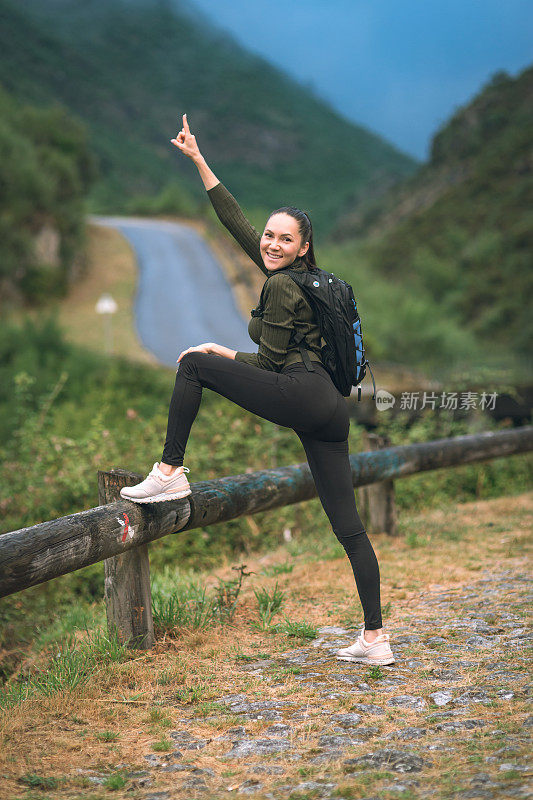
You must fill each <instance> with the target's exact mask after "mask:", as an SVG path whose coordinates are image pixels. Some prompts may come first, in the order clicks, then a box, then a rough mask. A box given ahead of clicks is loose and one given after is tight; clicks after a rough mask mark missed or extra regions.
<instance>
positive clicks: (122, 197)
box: [0, 0, 415, 232]
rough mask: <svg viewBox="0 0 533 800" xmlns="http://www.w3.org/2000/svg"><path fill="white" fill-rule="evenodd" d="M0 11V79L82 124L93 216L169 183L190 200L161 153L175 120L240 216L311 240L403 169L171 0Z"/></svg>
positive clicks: (172, 155)
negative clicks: (301, 226)
mask: <svg viewBox="0 0 533 800" xmlns="http://www.w3.org/2000/svg"><path fill="white" fill-rule="evenodd" d="M0 9H1V13H2V26H1V31H2V32H1V34H0V37H1V38H0V53H1V54H2V55H1V57H0V82H1V83H3V84H4V86H5V87H6V89H7V90H8V91H10V92H12V93H13V94H14V95H15V96H16V97H17V98H19V99H21V100H24V101H26V102H27V101H30V102H32V103H34V104H49V103H51V102H54V101H56V100H58V101H60V102H61V103H63V104H65V105H66V106H67V107H68V108H69V109H70V110H71V111H72V112H74V113H76V114H77V115H78V116H79V117H80V118H82V119H83V120H84V122H85V123H86V124H87V126H88V129H89V134H90V143H91V145H92V147H93V148H94V150H95V152H96V153H97V155H98V156H99V158H100V170H101V175H102V177H101V180H100V181H99V183H98V184H97V186H96V187H95V189H94V191H93V194H92V199H93V207H94V208H95V209H97V210H100V211H106V210H113V211H120V210H121V209H122V208H124V207H126V203H125V201H126V200H127V199H128V198H130V197H131V196H132V195H135V194H147V193H154V192H157V191H160V190H161V189H163V188H164V187H165V186H166V185H167V184H168V182H169V181H172V180H174V181H176V180H177V181H180V180H181V182H182V183H183V184H184V185H185V187H186V188H188V189H189V190H190V191H192V192H193V193H194V195H195V196H196V197H197V198H198V199H202V198H203V190H202V187H201V185H200V186H199V185H198V178H197V176H196V172H195V169H194V166H193V165H192V164H190V163H189V162H188V161H187V160H186V159H184V158H183V157H181V156H180V154H179V153H177V152H176V151H175V150H174V148H172V146H171V145H170V143H169V139H170V138H171V136H172V135H174V134H175V132H176V130H177V128H176V125H177V122H178V118H179V120H180V121H179V127H181V114H182V113H183V112H184V111H186V112H187V114H188V118H189V121H190V124H191V126H192V127H193V130H194V132H195V133H196V134H197V138H198V141H199V144H200V146H201V147H202V150H203V152H204V153H205V155H206V158H207V159H208V160H209V162H210V164H211V165H212V166H213V169H214V170H215V171H217V174H219V177H220V178H221V180H223V181H224V182H225V183H227V184H228V185H229V186H230V187H231V189H232V191H234V193H235V194H236V195H237V196H238V197H239V200H241V201H242V202H243V204H244V205H245V206H246V207H248V208H254V207H264V208H273V207H277V206H278V205H283V204H287V203H290V204H295V205H301V206H303V207H304V208H305V209H306V210H308V211H309V213H310V214H312V215H314V220H315V221H316V229H317V230H318V231H319V232H320V231H323V232H325V231H328V230H330V229H331V227H332V225H333V224H334V223H335V221H336V219H337V218H338V216H339V214H340V213H341V212H342V211H343V210H344V209H345V208H346V207H347V206H349V205H351V204H353V203H355V202H357V201H358V200H359V199H360V198H361V197H366V196H370V195H371V196H379V195H380V194H382V193H383V191H384V190H386V189H387V188H389V187H390V186H391V185H392V184H394V182H396V181H397V180H398V179H399V178H404V177H405V176H407V175H409V174H411V173H412V172H413V170H414V168H415V163H414V162H413V160H412V159H410V158H409V157H407V156H405V155H403V154H401V153H399V152H398V151H397V150H395V149H394V148H393V147H392V146H390V145H389V144H387V143H386V142H385V141H383V140H382V139H381V138H380V137H378V136H375V135H373V134H371V133H369V132H368V131H366V130H364V129H362V128H359V127H357V126H355V125H353V124H351V123H349V122H348V121H346V120H344V119H343V118H341V117H340V116H339V115H338V114H336V113H335V112H334V111H333V110H332V109H331V108H330V107H329V106H328V105H327V104H326V103H324V102H323V101H321V100H319V99H318V98H316V97H314V96H313V95H312V94H311V93H309V92H308V91H307V90H306V89H305V88H304V87H302V86H301V85H299V84H297V83H296V82H294V81H293V80H291V79H289V78H288V77H287V76H286V75H284V74H283V73H282V72H281V71H279V70H278V69H276V68H274V67H272V66H271V65H269V64H268V63H267V62H265V61H264V60H263V59H261V58H259V57H257V56H254V55H250V54H249V53H247V52H246V51H245V50H244V49H243V48H242V47H240V46H239V45H238V44H237V43H236V42H235V41H234V40H232V39H231V38H230V37H229V36H228V35H226V34H223V33H221V32H220V31H218V30H217V29H216V28H214V27H213V28H211V27H209V26H208V25H206V24H205V23H201V22H200V19H199V18H195V17H194V16H193V15H191V14H190V13H187V7H186V6H181V5H180V4H179V3H177V2H176V3H174V5H172V6H171V5H169V4H168V3H166V2H163V0H144V2H137V3H131V2H129V3H125V2H122V1H121V0H86V2H84V3H79V2H77V0H48V2H47V3H46V4H43V3H41V2H40V0H19V1H18V2H17V3H15V2H14V0H0Z"/></svg>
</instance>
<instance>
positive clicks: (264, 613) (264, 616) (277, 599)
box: [254, 581, 286, 630]
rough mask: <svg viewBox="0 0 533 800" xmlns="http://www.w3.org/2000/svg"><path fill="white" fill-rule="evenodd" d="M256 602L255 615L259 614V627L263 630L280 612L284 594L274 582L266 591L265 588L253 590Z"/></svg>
mask: <svg viewBox="0 0 533 800" xmlns="http://www.w3.org/2000/svg"><path fill="white" fill-rule="evenodd" d="M254 594H255V597H256V600H257V613H258V614H259V619H260V625H261V628H262V629H263V630H264V629H266V628H268V627H269V626H270V624H271V622H272V620H273V618H274V616H275V615H276V614H277V613H278V612H279V611H280V610H281V607H282V605H283V603H284V601H285V596H286V593H285V592H283V591H282V590H281V589H280V588H279V586H278V583H277V581H276V585H275V586H274V588H273V589H272V590H271V592H269V591H268V589H267V588H265V587H263V588H261V589H254Z"/></svg>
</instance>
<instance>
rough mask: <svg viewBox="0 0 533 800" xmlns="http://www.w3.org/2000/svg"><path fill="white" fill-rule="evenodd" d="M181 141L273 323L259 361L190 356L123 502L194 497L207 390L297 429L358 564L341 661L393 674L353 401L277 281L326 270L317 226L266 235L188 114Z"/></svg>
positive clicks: (262, 330)
mask: <svg viewBox="0 0 533 800" xmlns="http://www.w3.org/2000/svg"><path fill="white" fill-rule="evenodd" d="M171 141H172V144H174V145H175V147H177V148H178V149H179V150H181V152H182V153H184V155H186V156H188V157H189V158H190V159H192V161H193V162H194V164H195V165H196V167H197V168H198V172H199V173H200V177H201V179H202V181H203V183H204V186H205V188H206V190H207V192H208V195H209V198H210V200H211V202H212V204H213V207H214V209H215V211H216V213H217V215H218V217H219V219H220V221H221V222H222V223H223V224H224V225H225V226H226V228H227V229H228V230H229V231H230V233H231V234H232V235H233V236H234V237H235V239H236V240H237V242H238V243H239V244H240V246H241V247H242V248H243V250H244V251H245V252H246V253H247V255H248V256H249V257H250V258H251V259H252V261H253V262H254V263H255V264H256V265H257V266H258V267H259V269H260V270H261V271H262V272H263V273H264V274H265V275H267V276H270V277H269V280H268V281H267V282H266V285H265V290H264V293H263V314H262V316H261V317H260V316H252V319H251V321H250V324H249V328H248V330H249V333H250V337H251V339H252V340H253V341H254V342H255V343H256V344H258V345H259V348H258V351H257V353H242V352H240V351H239V352H238V351H235V350H231V349H230V348H229V347H224V346H223V345H219V344H215V343H213V342H207V343H205V344H200V345H197V346H195V347H189V348H188V349H187V350H184V351H183V352H182V353H180V355H179V358H178V364H179V366H178V371H177V374H176V383H175V387H174V392H173V395H172V399H171V401H170V410H169V417H168V427H167V435H166V441H165V445H164V449H163V454H162V457H161V461H160V462H159V463H158V462H156V463H155V464H154V467H153V469H152V471H151V472H150V474H149V475H148V477H147V478H146V479H145V480H144V481H143V482H142V483H140V484H138V485H137V486H131V487H128V488H124V489H122V491H121V495H122V497H123V498H125V499H127V500H132V501H134V502H137V503H154V502H161V501H164V500H171V499H176V498H180V497H186V496H187V495H188V494H190V492H191V489H190V486H189V482H188V480H187V476H186V475H185V472H189V470H188V469H187V467H184V466H183V458H184V454H185V447H186V444H187V439H188V437H189V433H190V430H191V426H192V424H193V422H194V420H195V418H196V414H197V412H198V408H199V405H200V400H201V397H202V387H204V386H206V387H207V388H208V389H212V390H213V391H214V392H217V393H218V394H221V395H223V396H224V397H227V398H228V399H229V400H231V401H232V402H234V403H237V405H239V406H241V408H244V409H246V410H247V411H251V412H252V413H254V414H257V415H258V416H260V417H263V418H264V419H268V420H270V421H271V422H275V423H277V424H278V425H282V426H284V427H287V428H292V429H293V430H294V432H295V433H296V434H297V436H298V437H299V438H300V440H301V442H302V444H303V447H304V449H305V453H306V456H307V461H308V463H309V467H310V469H311V473H312V475H313V478H314V481H315V485H316V488H317V492H318V495H319V497H320V501H321V503H322V506H323V508H324V511H325V512H326V514H327V516H328V519H329V521H330V523H331V526H332V528H333V531H334V533H335V535H336V536H337V538H338V539H339V541H340V542H341V544H342V546H343V547H344V549H345V551H346V553H347V555H348V558H349V560H350V563H351V566H352V569H353V573H354V576H355V582H356V585H357V590H358V592H359V597H360V600H361V604H362V606H363V611H364V627H363V629H362V630H361V633H360V634H359V637H358V639H357V641H356V642H355V643H354V644H353V645H351V646H350V647H346V648H342V649H341V650H339V651H338V653H337V658H339V659H343V660H347V661H363V662H366V663H371V664H392V663H393V662H394V656H393V654H392V651H391V648H390V645H389V634H387V633H384V632H383V623H382V618H381V604H380V577H379V567H378V562H377V559H376V556H375V553H374V550H373V548H372V545H371V543H370V540H369V539H368V536H367V534H366V531H365V528H364V526H363V523H362V522H361V519H360V517H359V514H358V513H357V508H356V504H355V496H354V490H353V485H352V473H351V468H350V461H349V454H348V441H347V439H348V429H349V424H350V423H349V417H348V410H347V406H346V401H345V399H344V397H343V396H342V395H341V394H340V392H339V391H338V390H337V389H336V387H335V385H334V383H333V381H332V380H331V378H330V376H329V373H328V372H327V371H326V369H325V367H324V366H323V365H322V363H321V360H320V333H319V330H318V327H317V325H316V324H315V321H314V318H313V313H312V310H311V307H310V306H309V304H308V303H307V301H306V299H305V298H304V296H303V294H302V293H301V291H300V289H299V288H298V287H297V286H296V284H295V283H294V281H293V280H292V279H291V278H290V277H289V276H288V275H286V274H283V273H280V274H277V275H276V274H275V273H276V271H277V270H280V269H281V268H282V267H287V266H289V265H290V266H291V269H293V270H298V271H304V270H307V268H308V267H312V266H316V264H315V255H314V251H313V231H312V227H311V221H310V219H309V217H308V216H307V214H305V213H304V212H303V211H300V210H299V209H297V208H293V207H292V206H285V207H283V208H279V209H277V210H276V211H273V212H272V214H271V215H270V217H269V218H268V220H267V223H266V226H265V229H264V231H263V233H262V235H259V233H258V232H257V231H256V229H255V228H254V227H253V226H252V225H251V224H250V223H249V222H248V220H247V219H246V218H245V216H244V215H243V213H242V211H241V209H240V207H239V204H238V203H237V201H236V200H235V198H234V197H233V196H232V195H231V194H230V193H229V192H228V190H227V189H226V188H225V186H223V185H222V184H221V183H220V181H219V180H218V178H217V177H216V176H215V175H214V174H213V172H212V171H211V170H210V169H209V167H208V165H207V163H206V161H205V159H204V158H203V156H202V154H201V153H200V150H199V148H198V145H197V143H196V139H195V137H194V136H193V135H192V134H191V132H190V130H189V125H188V123H187V116H186V114H184V115H183V128H182V129H181V131H180V132H179V133H178V135H177V136H176V138H175V139H172V140H171ZM299 332H301V333H303V334H304V335H305V340H304V341H305V348H306V350H307V351H308V356H309V358H310V360H311V361H312V362H313V367H314V371H312V372H309V371H308V370H307V369H306V366H305V365H304V363H303V362H302V356H301V354H300V351H299V350H298V348H297V346H296V345H295V344H294V343H293V342H291V336H292V334H293V333H299Z"/></svg>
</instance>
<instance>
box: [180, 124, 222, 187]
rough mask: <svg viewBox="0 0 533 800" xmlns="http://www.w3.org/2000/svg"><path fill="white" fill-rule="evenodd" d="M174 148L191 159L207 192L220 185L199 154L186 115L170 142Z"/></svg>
mask: <svg viewBox="0 0 533 800" xmlns="http://www.w3.org/2000/svg"><path fill="white" fill-rule="evenodd" d="M170 141H171V142H172V144H173V145H175V147H177V148H178V149H179V150H181V152H182V153H183V154H184V155H186V156H187V157H188V158H190V159H191V161H193V162H194V163H195V164H196V167H197V169H198V172H199V173H200V177H201V179H202V181H203V183H204V186H205V188H206V189H207V190H209V189H212V188H213V187H214V186H216V185H217V183H220V181H219V180H218V178H217V176H216V175H215V173H214V172H213V171H212V170H211V169H209V167H208V166H207V162H206V160H205V158H204V157H203V155H202V154H201V152H200V148H199V147H198V145H197V143H196V137H195V136H193V134H192V133H191V131H190V130H189V123H188V122H187V114H184V115H183V128H182V129H181V131H180V132H179V133H178V135H177V136H176V138H175V139H171V140H170Z"/></svg>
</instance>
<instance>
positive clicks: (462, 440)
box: [0, 426, 533, 647]
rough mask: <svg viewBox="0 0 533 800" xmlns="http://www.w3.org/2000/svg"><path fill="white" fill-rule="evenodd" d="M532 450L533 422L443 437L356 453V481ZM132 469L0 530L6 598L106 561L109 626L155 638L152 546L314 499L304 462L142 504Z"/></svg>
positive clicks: (143, 640) (143, 641) (144, 642)
mask: <svg viewBox="0 0 533 800" xmlns="http://www.w3.org/2000/svg"><path fill="white" fill-rule="evenodd" d="M530 450H533V426H525V427H522V428H516V429H513V430H508V431H497V432H495V433H492V432H489V433H479V434H471V435H466V436H457V437H454V438H451V439H438V440H436V441H432V442H425V443H421V444H411V445H404V446H401V447H388V448H385V449H381V450H377V451H374V452H366V453H358V454H354V455H351V456H350V463H351V467H352V480H353V485H354V486H355V487H360V486H367V485H369V484H375V483H379V482H383V481H390V480H391V479H393V478H401V477H406V476H408V475H414V474H416V473H418V472H423V471H426V470H433V469H441V468H443V467H452V466H459V465H463V464H469V463H472V462H475V461H482V460H486V459H491V458H498V457H502V456H509V455H515V454H518V453H524V452H527V451H530ZM142 478H143V476H141V475H136V474H134V473H131V472H127V471H125V470H111V471H110V472H101V473H99V478H98V482H99V501H100V503H101V505H100V506H98V507H97V508H91V509H89V510H88V511H82V512H81V513H78V514H70V515H68V516H66V517H61V518H59V519H54V520H51V521H50V522H42V523H40V524H39V525H33V526H31V527H28V528H22V529H20V530H17V531H11V532H10V533H5V534H3V535H1V536H0V597H5V596H6V595H9V594H13V593H14V592H19V591H21V590H23V589H26V588H28V587H30V586H34V585H36V584H39V583H43V582H45V581H49V580H51V579H52V578H56V577H58V576H59V575H65V574H66V573H69V572H74V571H75V570H78V569H81V568H83V567H86V566H88V565H89V564H95V563H96V562H98V561H105V598H106V607H107V615H108V624H109V626H110V627H115V628H116V629H117V630H118V632H119V634H120V636H121V638H122V639H123V640H127V641H129V642H130V643H131V644H133V645H135V646H139V647H151V645H152V644H153V625H152V622H151V599H150V576H149V561H148V547H147V545H148V543H149V542H152V541H155V540H156V539H160V538H162V537H163V536H167V535H169V534H172V533H179V532H180V531H185V530H190V529H192V528H200V527H204V526H205V525H213V524H214V523H217V522H226V521H228V520H231V519H235V518H237V517H240V516H243V515H247V514H255V513H257V512H258V511H266V510H268V509H271V508H280V507H281V506H286V505H291V504H292V503H298V502H301V501H303V500H310V499H311V498H313V497H316V494H317V492H316V488H315V485H314V482H313V478H312V476H311V472H310V470H309V467H308V465H307V464H296V465H293V466H290V467H280V468H278V469H268V470H261V471H259V472H254V473H250V474H245V475H234V476H230V477H226V478H219V479H218V480H213V481H203V482H199V483H195V484H192V485H191V489H192V494H191V495H189V497H186V498H184V499H183V500H171V501H167V502H165V503H153V504H147V505H139V504H136V503H131V502H128V501H125V500H122V499H121V498H120V496H119V492H120V488H121V487H122V486H125V485H132V484H134V483H137V482H138V481H139V480H142Z"/></svg>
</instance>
